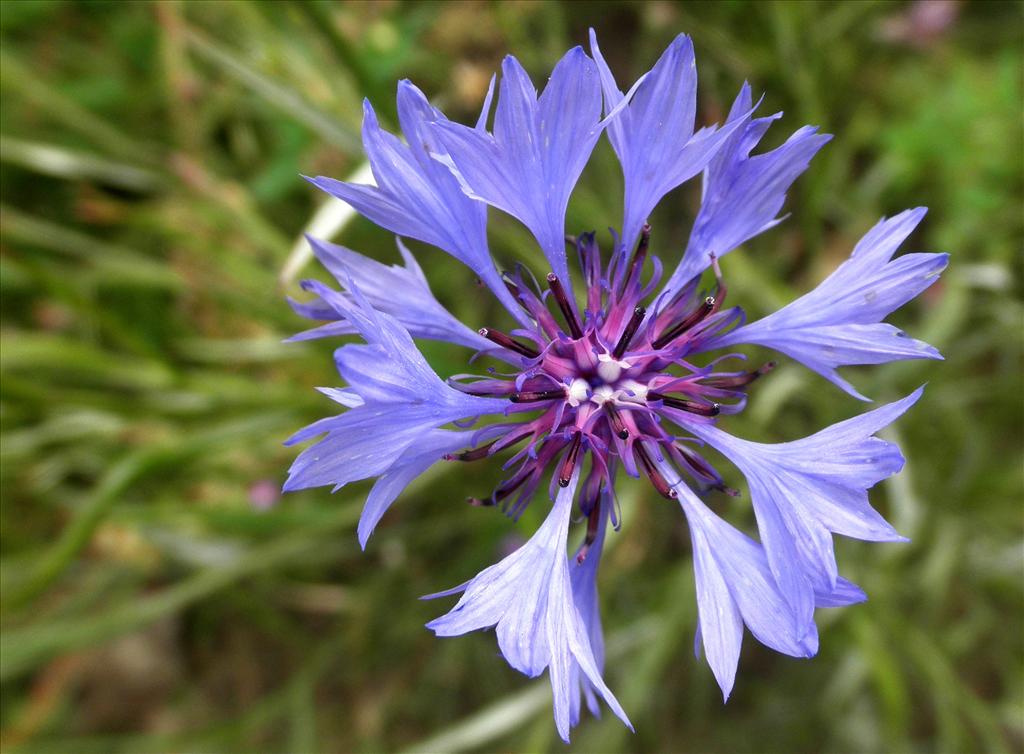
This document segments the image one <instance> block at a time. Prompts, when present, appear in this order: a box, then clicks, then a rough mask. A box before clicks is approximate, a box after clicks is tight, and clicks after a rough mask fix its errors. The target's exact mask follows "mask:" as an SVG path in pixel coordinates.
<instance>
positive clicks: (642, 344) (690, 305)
mask: <svg viewBox="0 0 1024 754" xmlns="http://www.w3.org/2000/svg"><path fill="white" fill-rule="evenodd" d="M649 239H650V227H649V226H645V227H644V229H643V233H642V235H641V238H640V242H639V243H638V245H637V248H636V250H635V251H634V252H633V254H632V257H630V258H629V259H628V261H627V258H626V255H625V254H616V255H613V259H612V261H611V263H610V264H609V266H608V268H607V270H606V269H604V268H603V267H602V264H601V255H600V250H599V249H598V246H597V244H596V242H595V240H594V234H592V233H589V234H584V235H582V236H580V237H579V238H572V237H570V238H568V239H567V241H568V242H570V243H572V244H574V245H575V247H576V249H577V251H578V253H579V259H580V267H581V268H582V270H583V276H584V280H585V282H586V286H587V298H586V302H587V303H586V309H585V311H584V312H583V317H582V318H581V317H580V316H579V314H578V312H577V306H576V303H575V301H574V299H573V297H572V295H571V292H568V291H566V289H565V287H564V284H563V282H562V281H561V280H559V278H558V277H557V276H556V275H555V274H554V273H551V274H549V275H548V276H547V284H548V289H549V290H548V292H547V293H544V292H541V291H539V290H535V289H534V288H532V287H531V286H530V285H528V284H527V283H526V282H524V278H523V272H522V270H521V269H517V270H516V272H515V273H514V274H506V275H505V282H506V285H507V286H508V289H509V291H510V292H511V293H512V295H513V296H514V297H515V299H516V300H517V301H518V302H519V303H520V304H521V305H522V306H523V307H524V308H525V309H526V310H527V311H528V312H529V313H530V314H531V315H532V316H533V318H534V320H535V321H536V323H537V324H536V327H535V328H534V329H520V330H513V331H512V332H511V334H505V333H503V332H499V331H497V330H493V329H490V328H484V329H482V330H480V334H481V335H483V336H484V337H485V338H487V339H488V340H490V341H491V342H493V343H495V344H496V345H497V346H498V347H499V348H500V349H503V350H504V351H505V352H506V353H504V354H502V355H503V356H505V357H506V360H508V361H510V362H512V363H518V364H520V365H521V371H519V372H518V373H516V374H507V375H502V376H495V375H494V370H490V371H492V376H490V377H486V378H475V377H474V378H472V380H471V381H454V378H453V381H451V384H452V385H453V386H454V387H457V388H458V389H460V390H463V391H465V392H467V393H471V394H473V395H482V396H488V397H502V396H504V397H508V399H509V401H510V404H511V405H510V406H509V408H508V410H507V412H506V413H508V414H510V415H511V414H527V413H533V412H537V411H539V412H540V414H539V415H537V416H535V417H534V418H533V419H531V420H529V421H526V422H507V423H500V424H495V425H492V426H489V427H485V428H483V429H481V430H480V432H479V433H478V436H477V440H478V441H483V440H488V441H489V442H487V443H486V444H485V445H483V446H481V447H478V448H475V449H473V450H469V451H466V452H463V453H460V454H457V455H454V456H450V457H449V458H450V459H457V460H463V461H471V460H476V459H480V458H484V457H487V456H489V455H491V454H493V453H496V452H498V451H500V450H503V449H506V448H512V447H513V446H517V445H519V444H520V443H524V442H525V444H524V445H523V447H522V448H520V449H519V451H518V452H517V453H516V454H515V455H514V456H513V457H512V458H511V459H510V460H509V461H508V462H507V463H506V464H505V468H507V469H508V468H513V467H516V469H515V471H514V473H513V474H512V475H511V476H510V477H509V478H508V479H506V480H505V481H504V482H502V483H501V484H500V485H499V486H498V487H497V489H496V490H495V491H494V493H493V494H492V495H491V496H490V498H488V499H486V500H481V499H479V498H471V500H470V501H471V502H472V503H473V504H475V505H498V504H500V505H501V506H502V507H503V508H504V509H505V510H506V512H508V514H509V515H511V516H518V515H519V514H520V513H521V512H522V511H523V509H525V507H526V505H527V504H528V502H529V500H530V499H531V497H532V496H533V493H534V491H535V490H536V488H537V485H538V484H539V483H540V480H541V476H542V475H543V473H544V470H545V469H546V468H547V466H548V465H549V464H550V463H551V462H553V461H555V460H556V459H559V461H558V462H559V466H558V471H557V473H556V474H555V475H554V476H553V479H552V485H553V483H554V480H555V479H557V480H558V484H560V485H561V486H563V487H564V486H567V485H568V484H569V480H570V478H571V477H572V473H573V470H574V469H575V467H576V465H577V464H579V463H581V462H583V460H584V458H585V456H586V455H588V454H589V455H590V457H591V459H592V463H591V469H590V472H589V474H588V476H587V478H586V480H585V482H584V484H583V495H582V497H581V499H580V507H581V509H582V511H583V513H584V514H585V515H587V516H588V519H589V522H590V527H589V529H591V530H593V532H596V528H597V523H598V521H599V515H598V514H599V506H600V500H601V494H600V493H601V489H602V487H603V486H605V485H607V486H608V487H609V488H613V485H612V476H613V475H614V469H615V465H616V461H618V462H621V463H622V465H623V467H624V468H625V469H626V472H627V473H628V474H630V475H631V476H639V475H640V474H641V473H643V474H644V475H645V476H646V477H647V478H648V479H650V481H651V483H652V484H653V485H654V488H655V489H656V490H657V491H658V493H659V494H661V495H662V496H664V497H666V498H669V499H674V498H675V497H676V492H675V490H674V489H673V488H672V485H670V484H669V483H668V482H667V481H666V479H665V477H664V475H663V474H662V473H661V471H660V470H659V464H660V463H661V462H662V461H663V459H664V458H665V455H666V454H667V455H668V456H669V457H670V458H671V459H672V460H673V461H675V463H676V464H677V465H678V467H679V468H681V469H683V471H684V472H685V473H687V474H688V475H689V476H690V477H692V478H693V479H694V480H695V481H696V482H697V483H698V485H699V486H702V487H704V488H708V487H711V488H716V489H720V490H724V491H727V492H731V490H728V488H726V487H725V485H724V484H723V483H722V479H721V477H720V476H719V474H718V473H717V472H716V471H715V470H714V469H713V468H712V466H711V465H710V464H709V463H708V462H707V461H705V460H704V459H703V458H702V457H701V456H700V454H699V453H698V452H697V451H696V450H695V449H694V447H693V446H692V445H691V444H690V443H691V439H690V438H686V437H682V438H681V437H679V436H677V435H674V434H672V433H671V432H669V431H666V429H665V428H664V426H663V423H662V417H665V418H668V419H669V420H670V421H671V422H672V423H674V424H679V423H680V422H691V423H692V422H694V421H697V422H710V421H713V417H715V416H717V415H718V414H719V413H735V412H737V411H739V410H741V409H742V407H743V404H744V390H745V388H746V386H747V385H749V384H750V383H751V382H753V381H754V380H756V379H757V378H758V377H760V376H761V375H762V374H764V373H766V372H767V371H769V370H771V369H772V367H773V366H774V363H772V362H769V363H767V364H765V365H764V366H763V367H761V368H760V369H757V370H754V371H752V372H716V371H714V367H715V364H716V363H717V362H718V361H721V359H718V360H716V361H715V362H712V364H711V365H709V366H705V367H698V366H695V365H693V364H691V363H690V362H689V361H687V356H688V355H689V354H691V353H694V352H696V351H702V350H706V349H707V347H708V344H709V342H710V341H711V340H712V339H714V338H715V337H716V336H718V335H719V334H721V333H722V332H723V330H725V329H727V328H730V327H732V326H733V325H735V324H736V323H738V322H741V321H742V319H743V312H742V310H741V309H739V308H732V309H723V308H722V304H723V302H724V300H725V295H726V287H725V284H724V283H723V281H722V277H721V273H720V270H719V268H718V264H717V261H716V260H713V266H714V270H715V273H716V285H715V290H714V293H713V295H704V296H698V295H695V292H696V288H697V283H698V281H697V279H694V280H692V281H691V282H690V283H689V284H688V285H687V286H686V287H685V288H684V289H683V290H682V291H680V293H678V294H677V295H675V296H674V297H672V298H671V299H670V300H667V301H666V300H661V299H658V300H656V301H654V302H653V304H652V306H651V308H650V312H649V311H648V309H647V308H645V307H644V306H643V305H641V301H643V300H644V299H646V298H647V297H648V296H650V295H651V293H652V292H653V291H654V290H655V288H656V286H657V284H658V282H659V279H660V277H661V265H660V263H659V262H658V260H657V259H656V258H654V259H652V262H653V267H654V274H653V276H652V279H651V280H650V281H648V283H647V285H642V283H641V273H642V270H643V267H644V263H645V260H646V257H647V248H648V242H649ZM549 295H550V298H552V299H554V301H555V303H556V304H557V307H558V310H559V313H560V317H559V318H556V317H555V316H554V315H553V314H552V313H551V311H549V309H548V307H547V304H546V301H545V300H546V299H547V297H548V296H549ZM563 325H564V326H563ZM726 358H727V357H726ZM463 379H464V378H463ZM730 401H731V402H730ZM516 493H518V494H516ZM513 496H515V497H514V499H513ZM593 532H591V531H588V541H589V540H590V539H592V536H593Z"/></svg>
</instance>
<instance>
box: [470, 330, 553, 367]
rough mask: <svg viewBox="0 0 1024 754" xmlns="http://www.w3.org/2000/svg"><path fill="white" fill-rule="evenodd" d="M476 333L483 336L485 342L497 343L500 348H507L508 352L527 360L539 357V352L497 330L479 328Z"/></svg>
mask: <svg viewBox="0 0 1024 754" xmlns="http://www.w3.org/2000/svg"><path fill="white" fill-rule="evenodd" d="M477 332H478V333H480V334H481V335H483V336H484V337H485V338H487V340H489V341H491V342H492V343H497V344H498V345H499V346H501V347H502V348H507V349H508V350H510V351H515V352H516V353H518V354H520V355H522V356H525V357H526V358H528V359H535V358H537V357H538V356H540V351H538V350H537V349H536V348H533V347H532V346H528V345H526V344H525V343H520V342H519V341H518V340H513V339H512V338H510V337H509V336H508V335H506V334H505V333H503V332H500V331H498V330H491V329H490V328H487V327H481V328H480V329H479V330H477Z"/></svg>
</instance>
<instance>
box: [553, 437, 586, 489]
mask: <svg viewBox="0 0 1024 754" xmlns="http://www.w3.org/2000/svg"><path fill="white" fill-rule="evenodd" d="M582 443H583V433H582V432H577V433H576V434H574V435H573V437H572V444H571V445H570V446H569V452H568V453H567V454H566V456H565V460H564V461H562V470H561V471H560V472H559V474H558V486H559V487H568V486H569V482H571V481H572V472H573V469H575V468H576V460H577V458H578V457H579V454H580V445H581V444H582Z"/></svg>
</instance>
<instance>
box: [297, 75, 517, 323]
mask: <svg viewBox="0 0 1024 754" xmlns="http://www.w3.org/2000/svg"><path fill="white" fill-rule="evenodd" d="M398 109H399V117H400V120H401V123H402V128H403V130H404V132H405V136H406V139H407V140H408V144H403V143H402V142H401V141H399V140H398V139H397V138H396V137H395V136H393V135H392V134H389V133H388V132H387V131H384V130H383V129H381V128H380V125H379V124H378V122H377V116H376V114H375V113H374V111H373V108H372V107H371V105H370V103H369V102H364V104H363V147H364V149H365V150H366V156H367V158H368V159H369V161H370V167H371V168H372V170H373V175H374V179H375V180H376V182H377V186H361V185H358V184H353V183H345V182H343V181H338V180H335V179H333V178H325V177H323V176H320V177H317V178H313V179H310V182H311V183H313V185H315V186H317V187H318V188H320V189H322V190H323V191H326V192H327V193H328V194H330V195H331V196H334V197H337V198H338V199H341V200H342V201H345V202H347V203H348V204H350V205H352V207H354V208H355V209H356V211H357V212H359V213H360V214H362V215H364V216H365V217H367V218H368V219H370V220H371V221H373V222H374V223H376V224H377V225H380V226H381V227H383V228H386V229H388V230H390V231H391V232H392V233H396V234H398V235H400V236H406V237H408V238H415V239H417V240H419V241H423V242H424V243H429V244H432V245H433V246H437V247H438V248H440V249H443V250H444V251H446V252H448V253H449V254H451V255H452V256H454V257H455V258H456V259H458V260H459V261H461V262H462V263H463V264H465V265H466V266H467V267H469V268H470V269H471V270H473V272H475V273H476V274H477V275H478V276H479V278H480V279H481V280H482V281H483V282H484V283H486V284H487V286H488V287H489V288H490V289H491V291H492V292H493V293H494V295H495V296H496V297H497V298H498V300H499V301H501V302H502V304H503V305H504V306H505V308H506V309H508V310H509V312H510V313H511V314H512V315H513V316H514V317H516V319H517V320H518V321H519V322H520V323H522V324H528V323H529V320H528V319H527V318H526V315H525V313H524V312H523V310H522V308H521V307H520V306H519V305H518V304H516V302H515V301H514V299H513V298H512V296H511V294H509V292H508V290H507V288H506V287H505V284H504V283H503V282H502V280H501V276H500V275H499V274H498V271H497V269H495V267H494V261H493V260H492V259H491V255H490V252H489V251H488V247H487V208H486V207H485V206H484V205H483V204H481V203H480V202H477V201H474V200H473V199H470V198H468V197H467V196H466V195H465V194H464V193H463V192H462V191H461V189H460V188H459V184H458V181H456V180H455V179H454V177H453V176H452V175H451V174H450V173H449V172H448V171H447V170H445V169H444V167H443V166H441V165H439V164H437V162H436V161H435V160H433V159H432V157H431V155H432V153H433V152H434V151H435V150H437V149H440V147H439V146H438V145H437V144H436V141H435V139H434V136H433V132H432V130H431V129H430V125H431V124H433V123H435V122H447V121H446V119H445V117H444V115H442V114H441V112H440V111H439V110H437V109H435V108H434V107H432V106H431V105H430V103H428V102H427V100H426V98H425V97H424V96H423V93H422V92H420V91H419V90H418V89H417V88H416V87H414V86H413V85H412V84H410V83H409V82H407V81H403V82H401V83H400V84H399V88H398Z"/></svg>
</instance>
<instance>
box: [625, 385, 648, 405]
mask: <svg viewBox="0 0 1024 754" xmlns="http://www.w3.org/2000/svg"><path fill="white" fill-rule="evenodd" d="M618 392H619V399H620V400H623V401H630V402H632V403H643V402H644V401H646V400H647V385H642V384H640V383H639V382H637V381H636V380H625V381H624V382H622V384H620V385H619V391H618Z"/></svg>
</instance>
